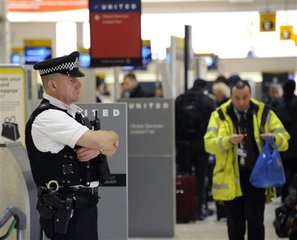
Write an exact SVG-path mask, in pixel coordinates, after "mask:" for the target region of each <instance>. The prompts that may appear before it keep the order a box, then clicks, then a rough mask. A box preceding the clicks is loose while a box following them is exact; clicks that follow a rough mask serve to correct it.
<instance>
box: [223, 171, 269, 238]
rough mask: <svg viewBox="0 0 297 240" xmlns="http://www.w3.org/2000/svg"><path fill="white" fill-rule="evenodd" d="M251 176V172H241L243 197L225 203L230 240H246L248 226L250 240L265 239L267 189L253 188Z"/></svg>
mask: <svg viewBox="0 0 297 240" xmlns="http://www.w3.org/2000/svg"><path fill="white" fill-rule="evenodd" d="M249 176H250V171H249V170H247V169H245V170H241V171H240V185H241V189H242V192H243V196H241V197H237V198H235V199H234V200H231V201H225V207H226V214H227V226H228V236H229V239H230V240H244V235H245V233H246V226H247V239H248V240H264V239H265V228H264V210H265V200H266V199H265V189H259V188H255V187H253V186H252V185H251V184H250V182H249Z"/></svg>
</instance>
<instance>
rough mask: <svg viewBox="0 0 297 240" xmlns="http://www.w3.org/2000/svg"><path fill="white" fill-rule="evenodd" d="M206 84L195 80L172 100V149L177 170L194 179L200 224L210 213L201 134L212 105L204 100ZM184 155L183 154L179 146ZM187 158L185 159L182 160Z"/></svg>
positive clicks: (206, 156) (213, 106)
mask: <svg viewBox="0 0 297 240" xmlns="http://www.w3.org/2000/svg"><path fill="white" fill-rule="evenodd" d="M207 89H208V84H207V82H206V81H205V80H203V79H196V80H195V82H194V85H193V87H192V88H191V89H190V90H188V91H187V92H185V93H184V94H181V95H180V96H179V97H177V99H176V105H175V106H176V149H177V163H178V164H179V166H178V170H179V171H180V172H182V173H187V174H190V175H192V169H194V174H195V176H196V179H197V201H198V204H197V206H198V209H197V219H198V220H204V219H205V218H206V217H207V216H209V215H211V214H212V212H211V210H210V209H208V206H207V188H206V181H207V173H208V171H207V170H208V164H209V155H208V153H207V152H206V151H205V148H204V140H203V136H204V134H205V131H206V128H207V124H208V120H209V117H210V114H211V112H212V111H213V110H214V109H215V102H214V101H213V100H212V99H211V98H210V97H208V96H207V93H208V91H207ZM185 144H186V146H187V153H185V152H183V149H184V148H182V147H183V145H185ZM186 156H188V158H189V159H186Z"/></svg>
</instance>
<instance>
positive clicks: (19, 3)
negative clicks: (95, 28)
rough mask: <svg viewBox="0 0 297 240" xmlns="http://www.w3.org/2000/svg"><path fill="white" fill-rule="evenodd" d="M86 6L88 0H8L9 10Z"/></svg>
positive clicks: (31, 10)
mask: <svg viewBox="0 0 297 240" xmlns="http://www.w3.org/2000/svg"><path fill="white" fill-rule="evenodd" d="M88 8H89V4H88V0H39V1H36V0H8V11H9V12H52V11H65V10H79V9H88Z"/></svg>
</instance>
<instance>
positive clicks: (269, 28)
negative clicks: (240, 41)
mask: <svg viewBox="0 0 297 240" xmlns="http://www.w3.org/2000/svg"><path fill="white" fill-rule="evenodd" d="M275 19H276V17H275V13H267V12H266V13H260V32H274V31H275V22H276V21H275Z"/></svg>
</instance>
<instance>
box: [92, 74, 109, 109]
mask: <svg viewBox="0 0 297 240" xmlns="http://www.w3.org/2000/svg"><path fill="white" fill-rule="evenodd" d="M96 102H99V103H100V102H112V101H111V99H110V92H109V91H108V89H107V85H106V83H105V79H104V76H103V75H102V74H98V75H96Z"/></svg>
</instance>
